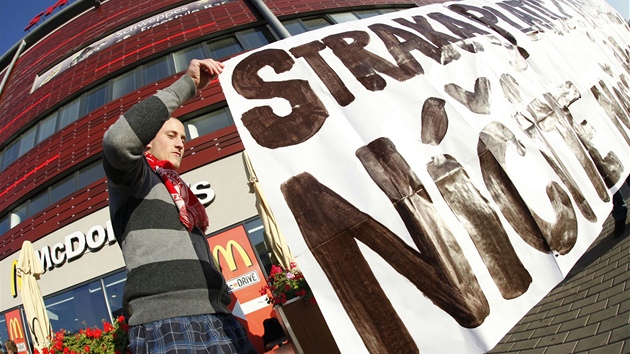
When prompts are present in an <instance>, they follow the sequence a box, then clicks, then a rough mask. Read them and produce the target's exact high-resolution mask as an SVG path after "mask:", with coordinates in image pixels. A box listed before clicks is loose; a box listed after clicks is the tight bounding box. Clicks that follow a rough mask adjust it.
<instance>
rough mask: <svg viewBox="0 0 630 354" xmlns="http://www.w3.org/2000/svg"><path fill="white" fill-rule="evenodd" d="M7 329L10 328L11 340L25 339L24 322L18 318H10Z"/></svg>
mask: <svg viewBox="0 0 630 354" xmlns="http://www.w3.org/2000/svg"><path fill="white" fill-rule="evenodd" d="M7 329H8V330H9V338H11V340H16V339H24V331H22V324H21V323H20V320H18V319H17V318H15V317H14V318H11V319H9V325H8V326H7Z"/></svg>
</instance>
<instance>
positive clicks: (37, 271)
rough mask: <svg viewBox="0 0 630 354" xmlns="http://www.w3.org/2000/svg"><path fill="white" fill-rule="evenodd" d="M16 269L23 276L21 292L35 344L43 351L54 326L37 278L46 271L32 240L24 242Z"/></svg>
mask: <svg viewBox="0 0 630 354" xmlns="http://www.w3.org/2000/svg"><path fill="white" fill-rule="evenodd" d="M16 270H17V275H18V276H19V277H21V278H22V289H21V291H20V294H21V295H22V303H23V304H24V312H25V313H26V320H27V321H28V328H29V330H30V332H31V338H32V339H33V345H34V346H35V348H37V350H38V351H40V352H41V351H42V348H44V347H47V346H48V338H49V337H50V336H51V335H52V328H51V326H50V320H49V319H48V313H47V312H46V306H44V298H43V297H42V293H41V292H40V291H39V285H38V284H37V279H39V276H40V275H41V274H42V273H44V268H43V267H42V264H41V262H40V261H39V259H37V257H36V256H35V252H34V251H33V244H32V243H31V242H30V241H24V243H23V244H22V250H21V251H20V256H19V258H18V263H17V267H16Z"/></svg>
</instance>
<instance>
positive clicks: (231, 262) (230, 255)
mask: <svg viewBox="0 0 630 354" xmlns="http://www.w3.org/2000/svg"><path fill="white" fill-rule="evenodd" d="M234 250H236V251H238V254H239V255H240V256H241V259H242V260H243V262H244V263H245V267H251V266H252V265H253V263H252V259H251V258H250V257H249V255H248V254H247V252H245V249H243V246H241V244H240V243H238V242H237V241H235V240H229V241H228V242H227V244H226V245H225V248H224V247H223V246H221V245H217V246H215V247H214V250H213V251H212V254H213V256H214V260H215V261H216V262H217V264H221V263H220V262H219V253H221V254H222V255H223V258H224V259H225V262H226V263H227V266H228V268H229V269H230V271H231V272H233V271H235V270H237V269H238V267H237V266H236V260H235V259H234Z"/></svg>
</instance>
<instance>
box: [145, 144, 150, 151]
mask: <svg viewBox="0 0 630 354" xmlns="http://www.w3.org/2000/svg"><path fill="white" fill-rule="evenodd" d="M149 150H151V143H148V144H147V146H145V147H144V152H147V151H149Z"/></svg>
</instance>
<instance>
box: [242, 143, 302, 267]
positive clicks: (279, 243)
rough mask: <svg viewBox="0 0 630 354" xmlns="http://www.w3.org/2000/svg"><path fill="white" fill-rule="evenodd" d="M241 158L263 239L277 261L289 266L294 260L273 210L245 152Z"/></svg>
mask: <svg viewBox="0 0 630 354" xmlns="http://www.w3.org/2000/svg"><path fill="white" fill-rule="evenodd" d="M243 158H244V159H245V165H247V173H248V174H249V185H250V187H251V188H252V189H253V190H254V193H255V194H256V209H258V214H259V215H260V219H261V220H262V223H263V226H264V227H265V240H266V241H267V243H268V244H269V245H270V246H271V252H273V255H274V256H275V257H276V259H277V260H278V262H280V264H281V265H282V266H283V267H285V268H289V264H290V263H291V262H294V261H295V259H294V258H293V255H292V254H291V251H290V250H289V246H288V245H287V242H286V240H285V239H284V236H282V232H280V229H279V228H278V224H277V223H276V218H275V217H274V216H273V212H272V211H271V208H270V207H269V203H268V202H267V199H266V198H265V194H264V193H263V191H262V189H261V188H260V183H258V177H256V172H254V168H253V167H252V162H251V161H250V160H249V156H247V153H244V154H243Z"/></svg>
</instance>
